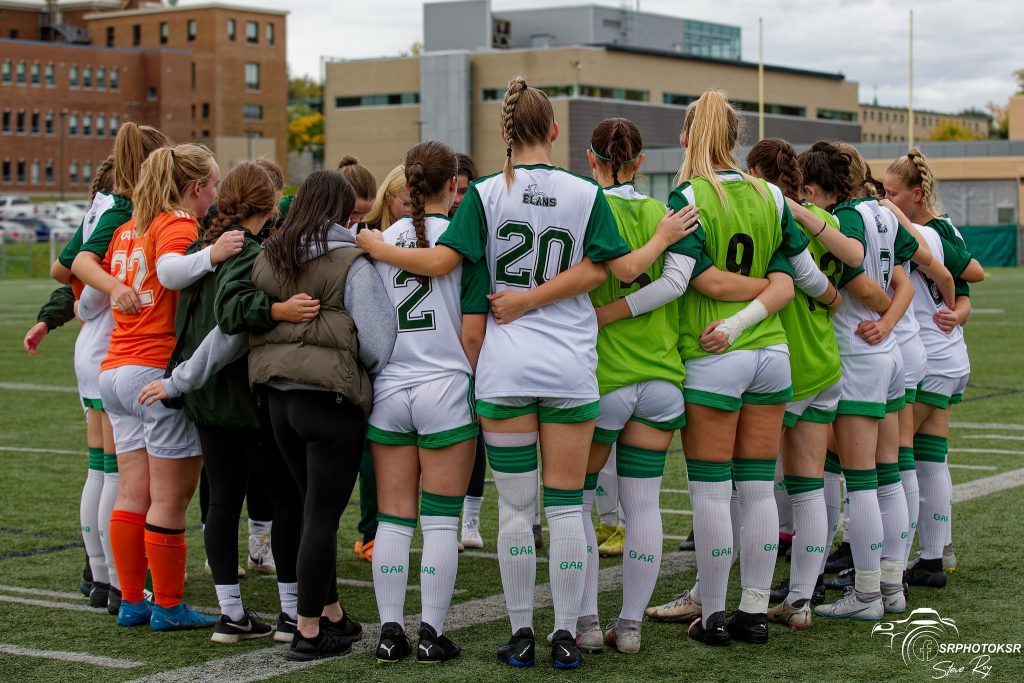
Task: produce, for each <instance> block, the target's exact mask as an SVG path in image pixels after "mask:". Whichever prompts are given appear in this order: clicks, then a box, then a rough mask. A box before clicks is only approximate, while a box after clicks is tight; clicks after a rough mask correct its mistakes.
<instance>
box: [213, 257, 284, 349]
mask: <svg viewBox="0 0 1024 683" xmlns="http://www.w3.org/2000/svg"><path fill="white" fill-rule="evenodd" d="M260 251H261V249H260V246H259V244H258V243H257V242H256V240H255V239H252V238H250V237H246V238H245V242H244V243H243V244H242V251H241V252H239V253H238V254H236V255H235V256H232V257H231V258H229V259H228V260H227V261H224V263H222V264H220V265H219V266H217V272H216V275H215V277H216V278H217V295H216V296H215V297H214V302H213V305H214V309H215V310H216V312H217V326H218V327H219V328H220V329H221V331H222V332H223V333H224V334H239V333H241V332H252V333H256V334H260V333H263V332H268V331H270V330H272V329H274V327H276V326H277V322H276V321H275V320H274V319H273V318H272V317H271V315H270V309H271V306H273V304H274V300H273V299H271V298H270V297H269V296H268V295H267V294H266V293H265V292H263V291H261V290H259V289H256V287H255V285H253V283H252V266H253V264H254V263H255V262H256V257H257V256H259V255H260Z"/></svg>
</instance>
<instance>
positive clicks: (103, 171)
mask: <svg viewBox="0 0 1024 683" xmlns="http://www.w3.org/2000/svg"><path fill="white" fill-rule="evenodd" d="M113 191H114V155H113V154H111V155H110V156H108V157H107V158H106V159H104V160H103V162H102V163H101V164H100V165H99V167H98V168H97V169H96V176H95V177H94V178H93V179H92V196H93V197H95V196H96V193H97V192H107V193H110V192H113Z"/></svg>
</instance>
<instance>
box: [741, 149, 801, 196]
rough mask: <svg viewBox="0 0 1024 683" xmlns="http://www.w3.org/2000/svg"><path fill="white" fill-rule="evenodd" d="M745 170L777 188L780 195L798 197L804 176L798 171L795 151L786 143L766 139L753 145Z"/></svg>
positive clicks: (798, 164)
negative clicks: (752, 171) (752, 172)
mask: <svg viewBox="0 0 1024 683" xmlns="http://www.w3.org/2000/svg"><path fill="white" fill-rule="evenodd" d="M747 168H748V169H750V170H754V169H755V168H756V169H757V173H758V175H760V176H761V177H762V178H764V179H765V180H767V181H768V182H770V183H774V184H776V185H778V186H779V188H780V189H781V190H782V193H783V194H785V195H786V196H787V197H792V198H794V199H796V198H798V197H799V196H800V188H801V187H802V186H803V184H804V174H803V172H801V171H800V163H799V162H798V161H797V157H796V150H795V149H793V145H791V144H789V142H788V141H786V140H782V139H780V138H767V139H765V140H761V141H760V142H759V143H757V144H756V145H754V146H753V147H752V148H751V150H750V153H749V154H747Z"/></svg>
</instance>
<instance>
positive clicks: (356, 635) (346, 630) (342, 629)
mask: <svg viewBox="0 0 1024 683" xmlns="http://www.w3.org/2000/svg"><path fill="white" fill-rule="evenodd" d="M320 628H329V629H331V630H333V631H336V632H337V633H338V634H339V635H341V636H344V637H345V638H348V639H349V640H351V641H352V642H353V643H354V642H356V641H358V640H362V639H363V625H362V624H360V623H359V622H358V621H356V620H355V619H352V618H351V617H349V616H348V612H343V613H342V615H341V619H339V620H338V621H331V620H330V619H329V618H327V617H320Z"/></svg>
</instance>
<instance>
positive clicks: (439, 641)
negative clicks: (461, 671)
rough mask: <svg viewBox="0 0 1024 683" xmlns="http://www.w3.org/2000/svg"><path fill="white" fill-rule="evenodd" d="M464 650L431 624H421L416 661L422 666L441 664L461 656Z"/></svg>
mask: <svg viewBox="0 0 1024 683" xmlns="http://www.w3.org/2000/svg"><path fill="white" fill-rule="evenodd" d="M460 652H462V650H461V649H460V648H459V646H458V645H456V644H455V643H453V642H452V641H451V640H450V639H449V638H448V637H447V636H445V635H444V634H442V635H437V631H435V630H434V627H433V626H431V625H430V624H423V623H421V624H420V642H419V645H418V646H417V647H416V661H417V662H418V663H420V664H440V663H441V662H447V661H448V660H450V659H455V658H456V657H458V656H459V653H460Z"/></svg>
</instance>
